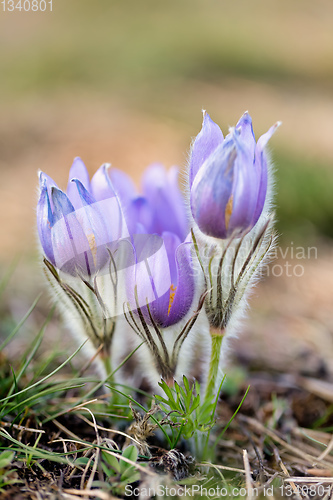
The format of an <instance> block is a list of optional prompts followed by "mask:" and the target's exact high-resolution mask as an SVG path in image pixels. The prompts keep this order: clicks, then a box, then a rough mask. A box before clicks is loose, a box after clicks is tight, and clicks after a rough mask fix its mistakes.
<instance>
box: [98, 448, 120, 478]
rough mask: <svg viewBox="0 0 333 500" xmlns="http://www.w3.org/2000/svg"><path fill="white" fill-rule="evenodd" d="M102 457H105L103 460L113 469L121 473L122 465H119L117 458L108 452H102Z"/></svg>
mask: <svg viewBox="0 0 333 500" xmlns="http://www.w3.org/2000/svg"><path fill="white" fill-rule="evenodd" d="M102 457H103V460H105V462H106V463H107V464H108V465H109V466H110V467H112V469H114V470H115V471H116V472H117V473H119V472H120V463H119V460H118V459H117V458H116V457H115V456H113V455H110V453H107V452H106V451H102Z"/></svg>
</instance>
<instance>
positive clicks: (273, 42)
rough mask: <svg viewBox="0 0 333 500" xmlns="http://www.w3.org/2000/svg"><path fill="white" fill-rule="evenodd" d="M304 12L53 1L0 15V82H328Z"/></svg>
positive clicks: (328, 68) (319, 34)
mask: <svg viewBox="0 0 333 500" xmlns="http://www.w3.org/2000/svg"><path fill="white" fill-rule="evenodd" d="M324 3H325V2H324ZM327 6H328V7H327V8H329V4H328V3H327ZM298 9H299V10H298ZM312 10H313V5H312V3H311V2H309V1H305V0H302V1H296V2H294V5H290V2H287V1H286V0H281V1H280V2H279V5H269V6H268V5H267V2H264V1H262V0H259V1H258V0H257V1H255V2H251V4H250V3H249V2H246V1H245V0H240V1H239V2H237V4H232V3H231V2H225V1H220V2H217V1H215V0H209V1H207V2H202V1H201V0H183V1H182V2H178V1H176V0H169V1H168V2H156V0H145V1H144V2H137V0H128V1H127V2H123V1H121V0H112V1H111V2H110V1H107V0H99V1H98V2H95V3H94V4H93V5H92V3H91V2H90V1H87V0H72V1H71V2H65V1H64V0H54V5H53V12H49V13H38V14H33V13H22V14H19V13H15V12H14V13H9V12H8V13H5V15H6V22H7V23H8V27H7V29H5V32H3V34H2V37H1V38H2V42H5V43H6V50H3V51H2V52H1V54H0V65H1V67H2V78H1V82H0V85H1V87H2V89H3V91H6V92H13V91H16V92H27V91H32V92H38V91H39V90H41V89H44V90H52V89H56V88H59V87H65V86H68V85H71V84H77V85H79V86H85V85H87V86H88V87H89V86H93V87H94V88H102V89H104V90H105V89H106V88H109V89H110V86H111V88H114V89H115V88H117V89H118V90H119V86H122V85H124V84H125V86H126V87H127V88H130V87H131V86H132V85H133V84H134V85H139V84H141V83H143V82H144V83H147V82H151V85H153V84H154V81H156V80H163V79H167V80H168V79H172V78H174V77H177V78H198V79H203V80H205V81H207V80H211V79H213V80H214V79H216V78H220V77H223V76H230V75H237V76H245V77H251V78H255V79H271V80H272V79H274V81H277V80H278V81H288V82H289V81H301V82H303V83H304V82H305V80H306V82H307V83H308V84H319V85H329V84H330V82H331V81H332V77H333V65H332V64H331V61H332V56H333V47H332V46H331V45H330V44H329V43H327V44H326V43H325V37H326V36H328V33H329V25H327V26H325V24H323V22H324V21H325V17H323V16H322V15H321V16H319V17H318V16H316V15H315V12H316V11H314V12H313V13H312ZM329 13H331V14H332V7H331V8H330V12H329ZM2 15H4V14H2ZM19 15H21V18H20V20H19V23H18V26H17V24H16V23H17V18H18V16H19ZM15 16H16V19H15ZM23 16H25V18H23ZM33 16H34V18H33ZM281 22H283V32H282V31H281ZM309 22H310V23H311V24H310V26H311V29H312V31H311V33H309V32H308V28H309V25H308V23H309ZM11 24H12V25H13V27H15V28H16V29H15V31H14V30H12V29H11ZM319 30H320V31H319ZM13 34H14V35H15V36H14V37H13ZM323 37H324V40H321V39H322V38H323ZM20 40H21V43H20ZM327 41H329V39H328V40H327ZM318 44H319V45H320V48H321V51H320V52H318V50H316V47H317V45H318Z"/></svg>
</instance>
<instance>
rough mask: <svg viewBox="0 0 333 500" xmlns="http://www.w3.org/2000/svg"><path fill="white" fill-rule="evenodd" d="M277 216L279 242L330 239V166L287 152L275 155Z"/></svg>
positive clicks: (332, 216) (332, 206)
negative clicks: (280, 239) (280, 237)
mask: <svg viewBox="0 0 333 500" xmlns="http://www.w3.org/2000/svg"><path fill="white" fill-rule="evenodd" d="M274 163H275V166H276V172H275V177H276V215H277V227H278V231H279V232H280V233H281V236H282V242H283V241H287V240H288V239H289V240H290V239H294V240H296V241H297V240H302V241H306V240H315V239H316V237H318V236H319V235H320V236H325V237H330V238H333V198H332V193H333V175H332V165H330V164H325V163H324V162H323V161H320V160H317V159H316V158H302V157H299V156H297V157H296V156H295V154H294V153H290V152H288V151H280V150H279V151H277V152H276V153H275V154H274Z"/></svg>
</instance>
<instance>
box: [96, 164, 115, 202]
mask: <svg viewBox="0 0 333 500" xmlns="http://www.w3.org/2000/svg"><path fill="white" fill-rule="evenodd" d="M108 168H109V164H107V163H105V164H104V165H102V166H101V167H100V168H99V169H98V170H97V172H96V173H95V174H94V175H93V178H92V179H91V192H92V195H93V196H94V198H95V199H96V200H97V201H100V200H106V199H108V198H113V197H114V196H115V192H114V188H113V186H112V183H111V181H110V178H109V175H108Z"/></svg>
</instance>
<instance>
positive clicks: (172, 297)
mask: <svg viewBox="0 0 333 500" xmlns="http://www.w3.org/2000/svg"><path fill="white" fill-rule="evenodd" d="M176 290H177V287H176V286H174V285H171V286H170V299H169V307H168V316H169V314H170V310H171V306H172V303H173V301H174V298H175V294H176Z"/></svg>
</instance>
